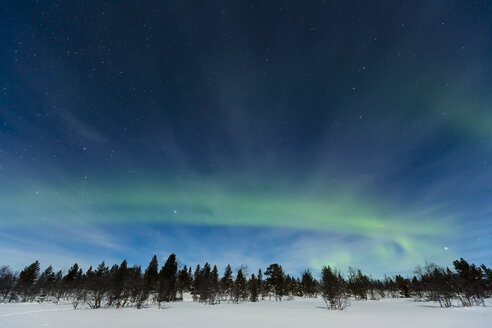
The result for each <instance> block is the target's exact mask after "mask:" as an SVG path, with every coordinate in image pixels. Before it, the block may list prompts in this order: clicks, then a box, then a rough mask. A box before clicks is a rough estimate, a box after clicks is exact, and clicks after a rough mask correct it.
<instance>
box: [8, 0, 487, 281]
mask: <svg viewBox="0 0 492 328" xmlns="http://www.w3.org/2000/svg"><path fill="white" fill-rule="evenodd" d="M0 18H1V19H0V262H1V263H0V264H9V265H10V266H11V267H12V268H14V269H21V268H22V267H23V266H25V265H26V264H29V263H30V262H32V261H34V260H35V259H39V260H40V261H41V264H42V266H47V265H48V264H53V265H54V266H56V267H57V268H62V269H63V268H65V269H66V268H68V267H69V266H70V265H71V264H73V262H75V261H77V262H78V263H79V264H81V265H82V266H88V265H94V264H97V263H99V262H100V261H101V260H103V259H104V260H106V262H107V263H119V262H121V261H122V260H123V259H124V258H126V259H127V260H128V261H129V262H130V263H133V264H141V265H144V266H145V265H146V264H147V263H148V261H149V260H150V258H151V257H152V255H153V254H154V253H156V254H157V255H158V257H159V259H160V260H161V263H162V261H163V259H165V258H166V257H167V256H168V254H169V253H171V252H174V253H175V254H176V255H177V257H178V259H179V260H180V262H181V263H182V264H188V265H189V264H192V265H195V264H196V263H204V262H205V261H209V262H212V263H217V264H218V265H219V268H220V267H222V268H223V267H224V266H225V265H226V264H227V263H230V264H231V265H232V266H233V268H238V267H240V266H241V265H247V266H248V267H249V268H250V270H251V271H255V270H256V269H257V268H259V267H262V268H264V267H266V266H267V265H268V264H270V263H274V262H279V263H281V264H282V265H283V266H284V268H285V269H286V271H287V272H289V273H293V274H296V273H298V272H300V271H301V270H303V269H305V268H311V270H312V271H314V272H317V271H318V270H319V269H320V268H321V266H323V265H325V264H331V265H335V266H337V267H339V268H342V269H343V270H345V269H346V268H347V267H348V266H356V267H359V268H361V269H363V270H364V271H366V272H368V273H372V274H373V275H374V276H382V275H383V274H384V273H388V274H394V273H403V274H409V273H411V272H412V271H413V269H414V267H415V265H417V264H423V263H424V262H425V261H433V262H436V263H438V264H441V265H449V264H450V261H451V260H453V259H455V258H457V257H465V258H467V259H469V260H470V261H473V262H477V263H486V264H487V265H491V264H492V171H491V165H492V156H491V155H492V108H491V105H492V52H491V50H492V44H491V41H492V38H491V36H492V7H491V4H490V2H488V1H314V0H312V1H302V2H301V1H206V2H205V1H110V2H102V1H78V2H75V1H43V0H40V1H15V2H13V1H8V2H7V1H5V2H2V4H1V5H0Z"/></svg>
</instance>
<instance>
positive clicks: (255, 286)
mask: <svg viewBox="0 0 492 328" xmlns="http://www.w3.org/2000/svg"><path fill="white" fill-rule="evenodd" d="M248 290H249V300H250V301H251V302H258V296H259V293H260V280H259V279H258V278H256V277H255V274H254V273H253V274H251V278H249V281H248Z"/></svg>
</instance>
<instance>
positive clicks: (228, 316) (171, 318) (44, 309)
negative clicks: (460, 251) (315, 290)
mask: <svg viewBox="0 0 492 328" xmlns="http://www.w3.org/2000/svg"><path fill="white" fill-rule="evenodd" d="M488 305H489V306H487V307H472V308H447V309H446V308H440V307H439V305H437V304H434V303H428V302H415V301H414V300H411V299H385V300H380V301H354V300H352V302H351V306H350V307H348V308H347V309H345V310H344V311H330V310H327V309H326V307H325V304H324V302H323V300H322V299H321V298H318V299H304V298H297V299H295V300H293V301H283V302H281V303H278V302H270V301H262V302H259V303H243V304H227V303H225V304H224V303H222V304H220V305H203V304H199V303H194V302H189V301H184V302H175V303H166V305H165V306H164V307H163V308H162V309H158V308H156V307H149V308H144V309H140V310H137V309H135V308H125V309H115V308H106V309H105V308H101V309H97V310H90V309H85V308H81V309H77V310H73V308H72V306H71V304H62V305H55V304H51V303H42V304H37V303H14V304H0V327H2V328H31V327H52V328H62V327H63V328H78V327H80V328H82V327H84V328H86V327H117V328H126V327H131V328H135V327H153V328H155V327H206V328H207V327H213V328H221V327H227V328H231V327H248V328H251V327H270V328H271V327H283V328H286V327H332V328H334V327H346V328H350V327H357V328H360V327H367V328H370V327H377V328H384V327H391V328H394V327H398V328H405V327H418V328H425V327H433V328H446V327H492V307H491V306H490V305H492V304H491V302H489V303H488Z"/></svg>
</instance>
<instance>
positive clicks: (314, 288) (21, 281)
mask: <svg viewBox="0 0 492 328" xmlns="http://www.w3.org/2000/svg"><path fill="white" fill-rule="evenodd" d="M0 293H1V294H0V297H1V298H2V300H3V302H54V303H58V302H60V300H62V301H67V302H71V303H72V304H73V307H74V309H76V308H77V307H78V306H79V305H80V304H85V305H86V306H88V307H90V308H92V309H97V308H100V307H103V306H104V307H116V308H121V307H136V308H137V309H140V308H142V307H146V306H150V305H153V304H157V305H158V306H159V307H161V305H162V304H163V303H164V302H176V301H180V300H182V299H183V294H184V293H190V294H191V295H192V297H193V300H194V301H196V302H200V303H204V304H218V303H221V302H232V303H240V302H258V301H260V300H265V299H268V300H275V301H282V300H292V299H293V298H294V297H295V296H298V297H318V296H322V298H323V300H324V301H325V302H326V306H327V307H328V309H333V310H343V309H344V308H346V307H347V306H348V305H349V300H350V299H360V300H378V299H382V298H387V297H391V298H400V297H404V298H409V297H412V298H414V299H415V300H416V301H434V302H438V303H439V304H440V306H441V307H451V306H464V307H469V306H481V305H485V302H484V300H485V299H486V298H489V297H491V295H492V269H490V268H487V267H486V266H485V265H481V266H477V265H475V264H469V263H468V262H467V261H465V260H464V259H462V258H461V259H460V260H456V261H454V262H453V268H452V269H450V268H441V267H438V266H437V265H435V264H426V265H425V266H419V267H417V268H416V270H415V272H414V275H413V276H412V277H409V278H408V277H403V276H401V275H396V276H394V277H385V278H384V279H372V278H370V277H369V276H367V275H365V274H363V273H362V272H361V271H360V270H358V269H354V268H350V269H349V271H348V274H347V275H342V273H341V272H340V271H339V270H337V269H335V268H332V267H330V266H325V267H323V269H322V270H321V274H320V276H319V279H316V278H315V277H313V275H312V273H311V272H310V271H309V270H306V271H304V272H303V273H302V275H301V276H300V277H292V276H290V275H288V274H285V272H284V270H283V269H282V266H281V265H279V264H271V265H270V266H268V268H266V270H265V271H264V272H262V270H261V269H260V270H258V272H255V273H252V274H247V273H246V269H245V268H240V269H238V270H235V272H234V271H233V270H232V268H231V266H230V265H228V266H227V267H226V268H225V271H224V272H223V274H222V275H219V271H218V270H217V266H215V265H214V266H213V267H212V266H211V265H210V264H209V263H205V264H204V265H203V266H201V265H197V266H196V267H195V269H194V270H193V269H192V268H191V267H187V266H186V265H185V266H183V267H182V268H179V267H178V262H177V261H176V256H175V255H174V254H171V255H170V256H169V258H168V259H167V261H166V262H165V263H164V265H163V266H162V267H161V268H160V269H159V263H158V261H157V257H156V256H155V255H154V257H153V258H152V260H151V261H150V263H149V265H148V266H147V268H146V269H145V271H143V272H142V269H141V267H140V266H133V267H129V266H128V264H127V262H126V260H125V261H123V262H122V263H121V264H120V265H113V266H112V267H111V268H109V267H108V266H106V264H105V263H104V262H102V263H101V264H99V265H98V267H97V268H95V269H94V268H92V267H90V268H89V269H88V270H87V271H85V272H84V271H83V270H82V269H81V268H80V267H79V265H78V264H74V265H73V266H72V267H71V268H70V269H69V270H68V271H67V272H66V274H64V273H63V272H62V271H58V272H55V271H54V270H53V267H52V266H49V267H48V268H46V269H45V270H44V271H43V272H41V270H40V264H39V262H38V261H36V262H34V263H32V264H31V265H29V266H26V267H25V268H24V269H23V270H22V271H21V272H20V273H14V272H12V270H10V268H9V267H8V266H3V267H1V268H0Z"/></svg>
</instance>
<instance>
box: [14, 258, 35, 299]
mask: <svg viewBox="0 0 492 328" xmlns="http://www.w3.org/2000/svg"><path fill="white" fill-rule="evenodd" d="M39 270H40V268H39V262H38V261H36V262H34V263H32V264H31V265H29V266H26V267H25V268H24V270H22V271H21V272H20V274H19V279H18V280H17V284H18V286H17V289H18V291H19V293H21V294H22V297H23V301H27V300H33V298H34V297H35V296H36V291H35V289H34V287H35V283H36V281H37V279H38V277H39Z"/></svg>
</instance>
